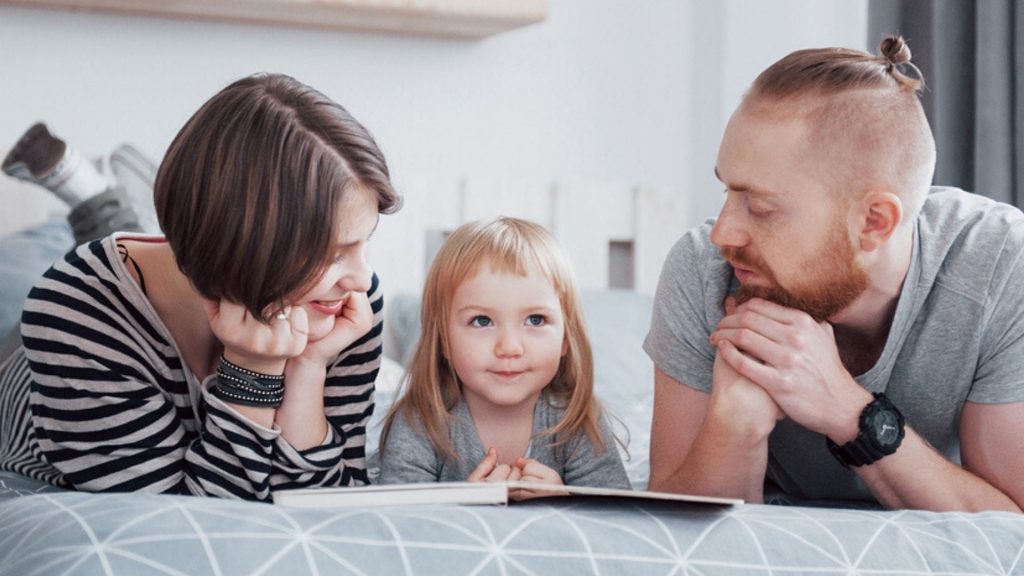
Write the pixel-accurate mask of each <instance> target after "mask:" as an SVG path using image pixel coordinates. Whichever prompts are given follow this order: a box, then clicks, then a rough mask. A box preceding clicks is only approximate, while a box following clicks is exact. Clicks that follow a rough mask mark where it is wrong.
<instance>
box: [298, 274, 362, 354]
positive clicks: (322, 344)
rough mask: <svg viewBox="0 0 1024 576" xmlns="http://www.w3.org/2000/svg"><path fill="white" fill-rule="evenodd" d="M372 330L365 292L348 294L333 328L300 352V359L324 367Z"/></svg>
mask: <svg viewBox="0 0 1024 576" xmlns="http://www.w3.org/2000/svg"><path fill="white" fill-rule="evenodd" d="M371 328H373V308H372V307H371V306H370V299H369V297H368V296H367V295H366V292H350V293H349V296H348V298H347V299H346V300H345V305H344V306H343V307H342V309H341V312H340V313H339V314H338V316H337V317H335V319H334V328H332V329H331V331H330V332H328V333H327V335H326V336H324V337H323V338H320V339H319V340H315V341H311V342H309V343H308V345H307V346H306V347H305V350H304V351H302V355H301V356H302V359H303V360H309V361H313V362H316V363H318V364H322V365H324V366H326V365H327V364H329V363H330V362H331V361H332V360H334V358H335V357H336V356H337V355H338V354H339V353H340V352H341V351H342V350H344V349H345V348H348V347H349V346H351V345H352V343H353V342H355V341H356V340H358V339H360V338H362V337H363V336H364V335H365V334H366V333H367V332H369V331H370V329H371Z"/></svg>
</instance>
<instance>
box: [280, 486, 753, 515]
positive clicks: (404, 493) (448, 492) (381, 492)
mask: <svg viewBox="0 0 1024 576" xmlns="http://www.w3.org/2000/svg"><path fill="white" fill-rule="evenodd" d="M514 490H529V491H531V492H534V493H550V495H552V496H591V497H604V498H639V499H646V500H664V501H676V502H689V503H695V504H715V505H720V506H732V505H733V504H742V503H743V500H737V499H734V498H716V497H712V496H691V495H688V494H670V493H667V492H645V491H640V490H621V489H616V488H592V487H587V486H559V485H555V484H540V483H536V482H520V481H515V482H437V483H428V484H384V485H374V486H359V487H355V488H301V489H298V490H284V491H281V492H274V504H278V505H281V506H292V507H296V508H342V507H373V506H411V505H415V504H508V503H509V502H510V501H511V500H510V498H509V494H510V493H511V492H512V491H514ZM567 493H568V494H567Z"/></svg>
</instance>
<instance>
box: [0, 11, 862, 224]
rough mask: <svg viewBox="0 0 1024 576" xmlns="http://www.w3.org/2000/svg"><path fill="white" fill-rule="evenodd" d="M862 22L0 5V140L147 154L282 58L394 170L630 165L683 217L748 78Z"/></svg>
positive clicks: (601, 171)
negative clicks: (398, 20) (484, 20)
mask: <svg viewBox="0 0 1024 576" xmlns="http://www.w3.org/2000/svg"><path fill="white" fill-rule="evenodd" d="M866 29H867V16H866V0H854V1H847V0H764V1H756V2H755V1H747V0H693V1H684V0H637V1H635V2H634V1H630V2H623V1H621V0H551V7H550V15H549V17H548V19H547V20H546V21H545V22H543V23H540V24H537V25H533V26H530V27H527V28H523V29H520V30H516V31H512V32H507V33H504V34H500V35H497V36H493V37H491V38H488V39H485V40H483V41H478V42H474V41H460V40H437V39H426V38H414V37H401V36H390V35H383V34H365V33H352V32H344V31H334V30H315V29H304V28H289V27H274V26H259V25H251V24H232V23H222V22H209V21H195V20H192V21H189V20H174V19H160V18H151V17H141V16H126V15H111V14H97V13H84V12H68V11H52V10H37V9H30V8H18V7H9V6H2V7H0V71H2V73H0V148H4V147H6V146H9V145H10V144H12V143H13V142H14V140H15V139H16V138H17V137H18V136H19V135H20V134H21V132H22V131H23V130H24V129H25V128H26V127H28V126H29V125H30V124H31V123H32V122H34V121H36V120H45V121H46V122H47V123H49V124H50V125H51V127H52V128H53V129H54V130H55V131H56V132H57V133H58V134H59V135H61V136H63V137H65V138H66V139H67V140H69V141H71V142H74V143H76V144H77V145H78V146H79V148H81V149H82V150H83V151H85V152H86V153H88V154H99V153H102V152H104V151H107V150H109V149H110V148H112V147H113V146H115V145H116V144H118V143H120V142H122V141H130V142H133V143H135V144H137V145H138V146H139V147H140V148H141V149H142V150H144V151H145V152H147V153H149V154H150V155H152V156H154V157H156V158H159V156H160V155H161V154H162V153H163V151H164V149H165V148H166V146H167V145H168V143H169V142H170V140H171V138H172V137H173V136H174V134H175V133H176V132H177V130H178V129H179V128H180V126H181V125H182V124H183V123H184V122H185V120H186V119H187V118H188V116H189V115H190V114H191V113H192V112H193V111H194V110H195V109H196V108H197V107H198V106H199V105H200V104H201V103H202V102H203V101H204V100H205V99H207V98H208V97H209V96H211V95H212V94H213V93H214V92H215V91H216V90H218V89H219V88H221V87H222V86H224V85H225V84H226V83H228V82H229V81H231V80H233V79H235V78H238V77H240V76H242V75H245V74H248V73H250V72H254V71H259V70H271V71H281V72H286V73H288V74H291V75H293V76H295V77H297V78H298V79H300V80H302V81H304V82H306V83H308V84H311V85H313V86H314V87H317V88H318V89H320V90H321V91H323V92H325V93H326V94H328V95H329V96H331V97H333V98H335V99H337V100H338V101H340V102H341V103H342V104H344V105H345V106H347V107H348V108H349V110H350V111H351V112H353V114H354V115H355V116H356V117H357V118H359V119H360V120H361V121H362V122H363V123H364V124H366V125H367V126H368V127H369V128H370V130H371V131H372V132H373V133H374V134H375V136H376V137H377V139H378V141H379V143H380V144H381V147H382V148H383V150H384V152H385V154H386V155H387V157H388V159H389V161H390V163H391V165H392V169H393V172H394V175H395V180H396V182H397V183H398V184H399V185H401V184H402V183H403V182H408V181H412V180H414V179H416V178H419V177H420V176H421V175H423V176H425V175H428V174H429V175H430V176H431V177H434V178H437V177H440V178H459V177H462V176H465V175H470V176H472V175H482V176H485V177H487V178H489V179H494V178H497V179H505V178H507V179H509V180H511V181H518V180H526V179H528V180H533V181H536V180H562V179H583V180H589V181H609V182H628V183H637V184H642V185H647V186H654V187H658V188H659V189H662V190H668V191H671V192H672V193H678V194H679V195H683V196H684V197H685V198H686V206H687V210H686V213H685V214H682V215H681V216H680V222H679V230H680V232H682V231H683V230H684V229H685V228H687V227H689V226H690V225H693V224H695V223H697V222H699V221H701V220H703V219H704V218H706V217H708V216H711V215H713V214H714V213H715V211H717V208H718V207H719V205H720V202H721V194H720V193H719V188H720V187H719V185H718V184H717V182H716V181H715V180H714V177H713V166H714V158H715V154H716V150H717V146H718V140H719V138H720V136H721V132H722V129H723V127H724V125H725V121H726V120H727V118H728V116H729V114H730V113H731V111H732V109H733V108H734V107H735V105H736V104H737V103H738V101H739V98H740V96H741V94H742V92H743V90H744V89H745V87H746V86H747V85H748V84H749V83H750V81H751V80H752V79H753V78H754V76H755V75H756V74H757V73H758V72H759V71H760V70H761V69H763V68H764V67H765V66H767V65H768V64H770V63H771V62H772V61H774V60H776V59H778V58H779V57H781V56H782V55H784V54H786V53H787V52H789V51H791V50H794V49H797V48H803V47H809V46H821V45H843V46H850V47H859V48H864V47H865V36H866ZM8 209H9V210H15V211H16V210H17V209H18V207H17V206H15V207H13V208H8Z"/></svg>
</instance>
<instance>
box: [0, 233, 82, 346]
mask: <svg viewBox="0 0 1024 576" xmlns="http://www.w3.org/2000/svg"><path fill="white" fill-rule="evenodd" d="M72 247H74V239H73V238H72V235H71V228H70V227H69V226H68V224H67V222H66V221H65V220H64V218H63V217H62V216H61V217H55V218H54V219H51V220H49V221H47V222H44V223H42V224H38V225H36V226H33V227H30V228H25V229H24V230H19V231H17V232H13V233H11V234H7V235H6V236H3V237H2V238H0V278H3V282H0V338H2V337H3V336H5V335H6V334H7V333H8V332H9V331H10V330H11V329H12V328H14V326H15V325H16V324H17V323H18V322H19V321H20V320H21V308H22V305H24V303H25V297H26V296H28V292H29V290H31V289H32V287H33V286H35V284H36V282H37V281H38V280H39V277H40V276H42V275H43V273H44V272H46V270H47V269H49V268H50V265H51V264H53V262H54V261H56V260H57V259H59V258H60V257H62V256H63V255H64V254H65V253H66V252H67V251H68V250H70V249H71V248H72Z"/></svg>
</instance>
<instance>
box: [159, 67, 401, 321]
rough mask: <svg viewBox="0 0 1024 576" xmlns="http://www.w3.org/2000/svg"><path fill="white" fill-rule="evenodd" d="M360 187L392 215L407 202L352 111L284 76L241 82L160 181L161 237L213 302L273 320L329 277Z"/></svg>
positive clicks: (223, 95)
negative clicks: (345, 209)
mask: <svg viewBox="0 0 1024 576" xmlns="http://www.w3.org/2000/svg"><path fill="white" fill-rule="evenodd" d="M353 189H361V190H365V191H368V192H370V193H373V194H375V195H376V197H377V206H378V210H379V212H381V213H391V212H394V211H396V210H397V209H398V208H399V206H400V199H399V197H398V196H397V194H396V193H395V191H394V189H393V188H392V187H391V180H390V176H389V173H388V167H387V163H386V162H385V160H384V155H383V154H382V153H381V151H380V149H379V148H378V147H377V144H376V142H374V140H373V137H372V136H370V133H369V132H368V131H367V130H366V128H364V127H363V126H362V124H360V123H359V122H358V121H356V119H355V118H353V117H352V116H351V115H350V114H349V113H348V112H347V111H346V110H345V109H344V108H343V107H341V106H340V105H339V104H337V103H336V102H334V101H332V100H331V99H330V98H328V97H326V96H324V95H323V94H321V93H320V92H318V91H316V90H314V89H312V88H310V87H309V86H306V85H305V84H302V83H301V82H299V81H297V80H295V79H294V78H291V77H289V76H285V75H281V74H257V75H253V76H249V77H247V78H243V79H241V80H238V81H236V82H234V83H233V84H231V85H230V86H228V87H226V88H224V89H223V90H221V91H220V92H219V93H218V94H216V95H215V96H214V97H213V98H211V99H210V100H209V101H207V102H206V103H205V104H204V105H203V106H202V107H201V108H200V109H199V111H198V112H196V113H195V114H194V115H193V116H192V118H190V119H189V121H188V122H187V123H186V124H185V126H184V127H183V128H182V129H181V131H180V132H179V133H178V135H177V136H176V137H175V138H174V141H173V142H172V143H171V145H170V148H169V149H168V151H167V154H166V155H165V156H164V160H163V162H162V163H161V165H160V170H159V172H158V173H157V177H156V183H155V186H154V200H155V203H156V211H157V216H158V217H159V220H160V227H161V228H162V229H163V233H164V234H165V236H166V237H167V240H168V242H169V243H170V246H171V249H172V250H173V251H174V255H175V258H176V259H177V261H178V266H179V267H180V268H181V270H182V272H184V274H185V275H186V276H187V277H188V278H189V280H191V282H192V284H193V285H194V286H195V288H196V289H197V290H198V291H199V293H200V294H201V295H203V296H204V297H206V298H210V299H214V300H219V299H226V300H229V301H232V302H237V303H240V304H242V305H244V306H245V307H246V308H247V309H248V311H249V312H250V313H251V314H253V315H254V316H256V317H258V318H263V319H264V320H266V317H267V315H268V314H269V310H268V307H269V306H270V305H271V304H275V303H280V302H283V301H284V299H285V298H286V297H287V296H289V295H290V294H293V293H294V292H295V291H297V290H299V289H301V288H303V287H304V286H306V285H308V284H309V283H311V282H313V281H315V280H316V279H317V278H318V277H319V275H320V274H321V273H322V272H323V270H324V269H325V268H326V267H327V265H328V263H329V261H330V259H331V258H332V257H333V253H334V243H335V242H336V240H337V237H338V230H337V227H338V221H337V220H338V218H337V214H338V207H339V206H340V205H341V200H342V198H343V197H344V196H345V194H347V193H350V192H351V191H352V190H353Z"/></svg>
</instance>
